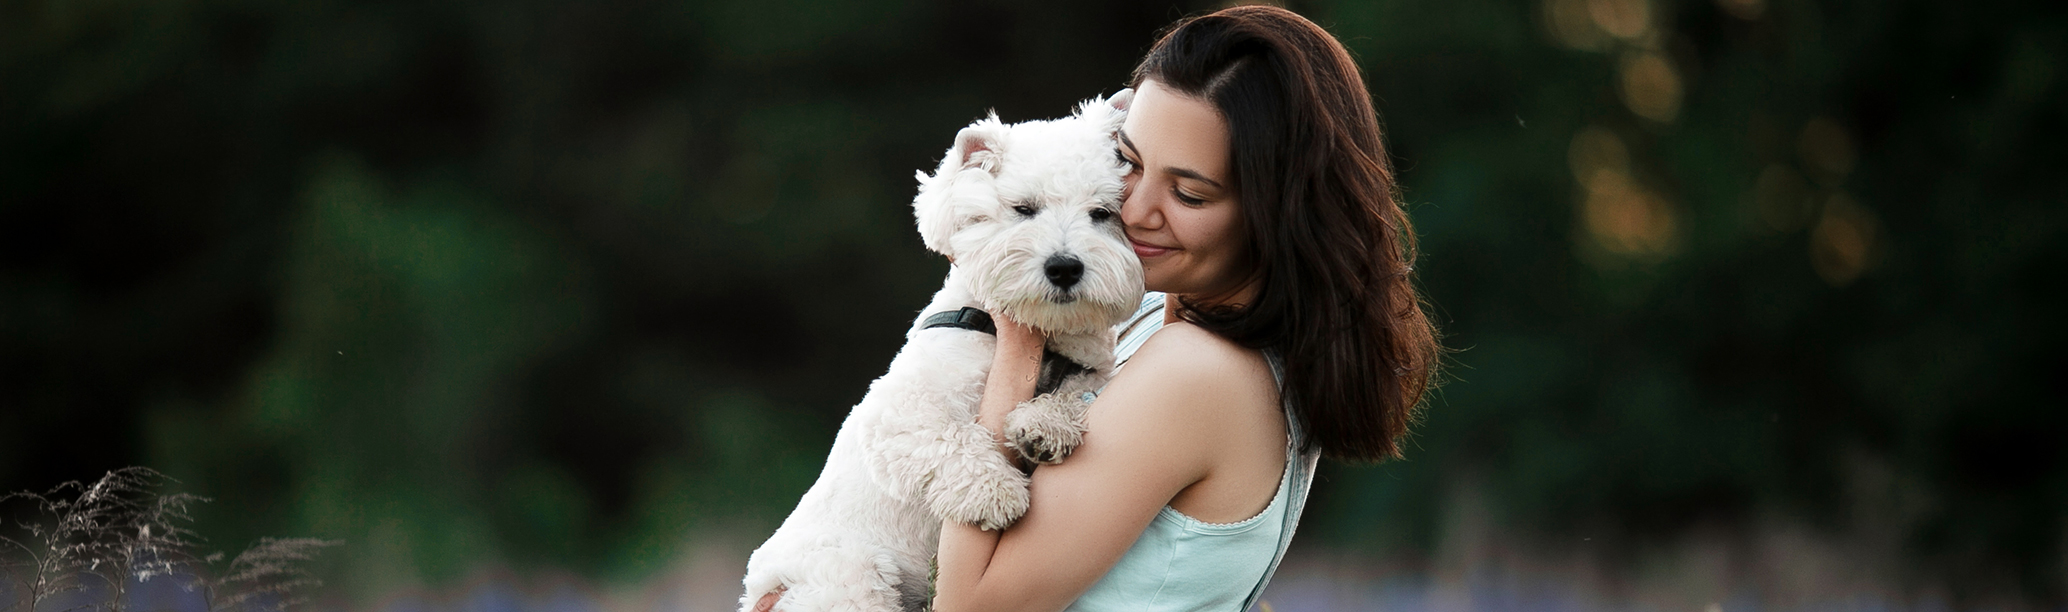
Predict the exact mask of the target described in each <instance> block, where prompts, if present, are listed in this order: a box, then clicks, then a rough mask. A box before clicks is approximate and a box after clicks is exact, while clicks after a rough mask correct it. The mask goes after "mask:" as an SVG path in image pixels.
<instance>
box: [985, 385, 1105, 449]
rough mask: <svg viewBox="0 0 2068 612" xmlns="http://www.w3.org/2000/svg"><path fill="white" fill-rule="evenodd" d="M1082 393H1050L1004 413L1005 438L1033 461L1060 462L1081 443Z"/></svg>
mask: <svg viewBox="0 0 2068 612" xmlns="http://www.w3.org/2000/svg"><path fill="white" fill-rule="evenodd" d="M1085 395H1089V394H1088V393H1081V394H1075V395H1072V394H1067V393H1062V392H1057V393H1049V394H1046V395H1042V396H1040V397H1036V398H1034V399H1031V400H1027V402H1026V403H1024V404H1020V405H1019V407H1018V408H1015V409H1013V411H1012V412H1010V413H1007V414H1006V415H1005V432H1004V433H1005V439H1006V440H1007V441H1008V442H1011V443H1012V445H1013V448H1015V449H1018V450H1019V452H1020V456H1021V457H1026V458H1027V460H1028V461H1033V462H1035V463H1045V464H1055V463H1061V462H1062V461H1063V459H1064V458H1065V457H1069V456H1070V451H1074V450H1077V446H1078V445H1080V444H1083V443H1084V412H1085V409H1086V408H1087V407H1088V403H1089V400H1087V399H1085V397H1083V396H1085Z"/></svg>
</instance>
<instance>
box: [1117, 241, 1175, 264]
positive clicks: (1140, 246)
mask: <svg viewBox="0 0 2068 612" xmlns="http://www.w3.org/2000/svg"><path fill="white" fill-rule="evenodd" d="M1127 242H1128V244H1129V245H1130V246H1133V247H1134V249H1135V257H1139V258H1142V259H1148V258H1151V257H1161V256H1164V255H1168V254H1170V253H1172V252H1175V251H1177V250H1178V249H1177V248H1176V247H1167V246H1157V245H1153V244H1148V243H1145V242H1141V241H1139V240H1135V239H1133V238H1129V239H1127Z"/></svg>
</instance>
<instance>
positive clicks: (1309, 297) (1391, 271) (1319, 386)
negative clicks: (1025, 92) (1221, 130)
mask: <svg viewBox="0 0 2068 612" xmlns="http://www.w3.org/2000/svg"><path fill="white" fill-rule="evenodd" d="M1143 80H1155V81H1156V82H1157V83H1158V84H1160V85H1163V86H1165V87H1168V88H1170V89H1171V90H1174V91H1176V92H1178V93H1180V94H1183V95H1185V96H1188V97H1192V98H1196V99H1200V100H1204V101H1207V102H1210V103H1212V104H1213V106H1214V108H1215V109H1217V110H1218V111H1219V112H1220V115H1221V117H1222V119H1224V120H1225V121H1227V123H1228V130H1229V135H1230V139H1229V159H1230V160H1231V161H1232V162H1233V173H1234V183H1235V186H1236V187H1235V192H1236V193H1235V195H1236V197H1237V201H1238V205H1239V206H1240V207H1241V210H1242V214H1243V215H1244V217H1245V220H1246V221H1247V222H1248V227H1249V228H1250V230H1251V231H1250V233H1249V237H1248V241H1249V242H1248V247H1249V252H1250V253H1251V254H1252V260H1253V261H1255V262H1256V267H1255V268H1254V269H1253V271H1252V274H1253V275H1254V276H1253V279H1252V280H1253V281H1254V282H1256V283H1258V292H1257V297H1256V300H1255V303H1252V304H1246V305H1242V306H1240V307H1225V306H1224V307H1204V306H1196V305H1193V304H1190V303H1181V304H1180V307H1181V308H1180V316H1182V317H1184V318H1185V320H1187V321H1191V322H1192V323H1194V324H1197V325H1199V326H1201V327H1203V328H1206V329H1208V330H1210V331H1213V332H1214V333H1217V334H1220V335H1221V336H1222V337H1225V338H1228V339H1229V340H1232V341H1234V342H1236V343H1239V344H1242V345H1244V346H1248V347H1251V348H1256V349H1268V350H1274V351H1277V352H1278V353H1279V355H1280V356H1281V357H1282V358H1283V361H1284V364H1285V384H1284V387H1283V391H1282V393H1283V394H1284V396H1285V399H1286V400H1287V401H1288V402H1289V405H1290V406H1291V408H1292V411H1293V414H1294V416H1295V417H1296V418H1298V419H1299V421H1300V425H1301V427H1302V429H1303V430H1304V431H1305V432H1306V434H1307V437H1306V444H1307V446H1308V449H1310V450H1311V449H1312V448H1314V447H1316V446H1318V447H1319V448H1320V449H1321V451H1322V453H1323V454H1324V455H1325V456H1328V457H1330V458H1333V459H1341V460H1350V461H1381V460H1385V459H1393V458H1399V457H1400V456H1401V454H1400V446H1399V443H1398V442H1399V439H1400V437H1401V436H1402V435H1404V434H1406V433H1407V429H1408V424H1409V423H1410V422H1411V421H1412V420H1413V417H1414V415H1415V412H1416V410H1417V408H1418V406H1420V405H1421V403H1422V398H1423V396H1424V394H1425V393H1427V392H1428V390H1429V389H1430V386H1431V385H1432V384H1433V381H1434V380H1435V378H1434V377H1435V373H1436V372H1435V370H1436V367H1437V363H1438V361H1439V359H1440V357H1441V355H1442V352H1443V349H1442V347H1441V345H1440V344H1439V343H1438V341H1437V333H1436V328H1435V326H1434V325H1433V324H1431V322H1430V321H1429V318H1428V316H1427V315H1426V314H1424V312H1423V307H1422V300H1421V298H1420V297H1419V296H1418V295H1417V294H1416V292H1415V287H1414V258H1415V235H1414V230H1413V227H1412V226H1411V225H1410V224H1409V223H1408V219H1407V214H1406V213H1405V212H1404V211H1402V210H1401V207H1400V201H1399V197H1398V194H1397V190H1396V188H1395V184H1394V182H1393V167H1392V163H1391V161H1390V160H1389V158H1388V157H1387V155H1386V147H1385V144H1384V143H1383V142H1382V141H1381V140H1380V138H1379V120H1378V115H1377V113H1376V112H1375V111H1373V109H1372V103H1371V95H1370V94H1369V93H1367V92H1366V91H1365V87H1364V79H1363V77H1362V76H1361V75H1360V74H1359V73H1358V69H1357V64H1356V63H1355V62H1354V61H1352V60H1351V58H1350V54H1349V52H1348V51H1346V50H1345V49H1344V48H1343V45H1342V44H1341V43H1339V42H1337V41H1336V39H1335V37H1334V36H1331V35H1329V33H1328V32H1327V31H1326V30H1323V29H1321V27H1320V26H1317V25H1315V24H1314V23H1313V22H1311V21H1308V20H1307V19H1306V18H1303V17H1301V16H1299V15H1298V14H1295V13H1293V12H1291V11H1287V10H1285V9H1280V8H1275V7H1268V6H1244V7H1236V8H1230V9H1226V10H1222V11H1219V12H1216V13H1212V14H1209V15H1204V16H1199V17H1194V18H1190V19H1187V20H1184V21H1180V22H1178V23H1177V24H1175V25H1173V26H1172V27H1171V28H1170V29H1169V30H1168V31H1167V32H1165V33H1164V35H1163V37H1162V38H1161V39H1159V40H1158V41H1157V42H1156V46H1155V48H1153V49H1151V50H1150V51H1149V54H1148V55H1147V56H1146V57H1144V58H1142V63H1141V65H1140V66H1137V67H1136V68H1135V73H1134V83H1135V85H1137V86H1139V85H1140V84H1141V82H1142V81H1143Z"/></svg>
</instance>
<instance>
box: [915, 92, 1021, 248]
mask: <svg viewBox="0 0 2068 612" xmlns="http://www.w3.org/2000/svg"><path fill="white" fill-rule="evenodd" d="M1007 129H1008V128H1007V126H1006V125H1005V124H1004V123H1000V122H999V121H998V114H997V113H992V114H991V115H990V116H988V117H985V118H983V119H978V120H977V121H976V122H975V123H971V124H969V127H965V128H962V131H961V132H959V133H956V134H955V146H953V147H949V148H948V154H947V155H945V156H943V157H942V158H941V167H940V168H939V169H936V170H934V173H933V175H932V176H928V175H927V174H926V173H925V172H920V173H919V197H917V198H913V200H912V216H913V217H914V218H915V219H916V220H917V221H918V222H919V239H920V240H921V241H923V242H925V243H926V248H927V249H928V250H931V251H933V252H935V253H940V254H942V255H946V256H948V257H949V259H951V260H952V259H953V258H954V257H955V252H954V250H953V248H952V247H951V246H950V244H949V238H951V237H953V236H954V235H955V232H957V231H960V230H961V229H962V226H963V225H966V224H968V223H969V222H970V221H971V220H972V219H974V218H976V217H977V216H980V215H979V214H977V213H975V212H973V211H975V210H981V206H976V205H972V204H971V202H978V201H985V200H987V199H989V200H996V199H997V197H996V194H995V192H993V191H992V186H991V184H990V180H989V179H990V177H995V176H997V175H998V164H999V162H1000V161H1001V160H1002V159H1003V157H1004V149H1003V146H1004V143H1005V133H1006V130H1007ZM971 171H977V172H980V173H981V174H975V176H964V175H965V174H971ZM986 175H989V176H986Z"/></svg>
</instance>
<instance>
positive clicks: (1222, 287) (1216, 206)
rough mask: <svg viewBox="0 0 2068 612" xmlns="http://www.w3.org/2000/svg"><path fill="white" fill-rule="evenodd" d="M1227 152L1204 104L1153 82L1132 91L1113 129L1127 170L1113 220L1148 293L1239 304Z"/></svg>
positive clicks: (1238, 252) (1237, 215)
mask: <svg viewBox="0 0 2068 612" xmlns="http://www.w3.org/2000/svg"><path fill="white" fill-rule="evenodd" d="M1228 151H1229V149H1228V124H1227V122H1226V121H1223V120H1221V115H1220V113H1219V112H1216V111H1215V110H1214V107H1213V105H1212V104H1210V103H1208V102H1206V101H1204V100H1199V99H1196V98H1191V97H1188V96H1184V95H1181V94H1178V93H1177V92H1174V91H1171V90H1170V89H1168V88H1166V87H1164V86H1163V85H1162V84H1160V83H1157V82H1156V81H1153V80H1143V81H1142V83H1141V86H1140V87H1137V88H1136V89H1135V96H1134V102H1133V104H1131V105H1130V106H1129V108H1128V111H1127V121H1126V123H1123V124H1122V125H1121V127H1120V156H1121V157H1122V158H1124V159H1126V160H1127V162H1128V163H1129V164H1130V166H1131V167H1130V169H1129V171H1128V175H1127V191H1125V192H1124V195H1123V196H1122V198H1123V200H1122V204H1121V207H1120V219H1121V221H1123V222H1124V223H1125V224H1126V228H1127V239H1128V241H1129V242H1132V243H1134V249H1135V255H1136V256H1137V257H1140V258H1141V259H1142V271H1143V273H1144V280H1145V281H1146V284H1147V286H1148V288H1149V290H1150V291H1163V292H1168V293H1175V294H1178V295H1183V296H1186V297H1187V298H1190V299H1191V300H1193V301H1195V302H1203V303H1225V302H1243V301H1247V300H1245V299H1243V298H1244V297H1245V296H1243V295H1242V293H1243V291H1244V290H1245V289H1246V288H1247V287H1245V284H1246V283H1245V282H1244V281H1246V280H1248V279H1249V272H1250V267H1251V263H1250V260H1249V253H1248V252H1247V251H1248V248H1247V244H1248V241H1246V240H1244V238H1245V237H1246V236H1247V231H1248V228H1246V227H1244V225H1245V224H1244V222H1243V217H1242V214H1241V205H1240V204H1241V203H1240V202H1237V201H1236V199H1235V183H1234V180H1233V179H1234V177H1233V176H1232V175H1231V174H1230V168H1229V167H1228V166H1229V160H1228Z"/></svg>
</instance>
